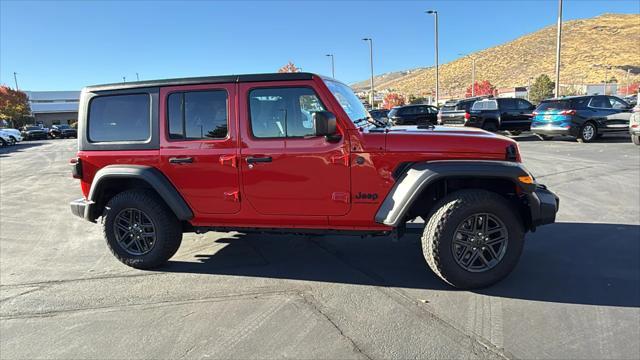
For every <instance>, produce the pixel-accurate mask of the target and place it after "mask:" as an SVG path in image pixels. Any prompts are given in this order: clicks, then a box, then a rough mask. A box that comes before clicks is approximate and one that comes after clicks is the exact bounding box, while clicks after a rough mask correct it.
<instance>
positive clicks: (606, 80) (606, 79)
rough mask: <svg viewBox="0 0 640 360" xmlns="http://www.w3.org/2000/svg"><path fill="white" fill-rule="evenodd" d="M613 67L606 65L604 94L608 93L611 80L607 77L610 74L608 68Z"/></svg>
mask: <svg viewBox="0 0 640 360" xmlns="http://www.w3.org/2000/svg"><path fill="white" fill-rule="evenodd" d="M609 69H611V66H607V65H605V66H604V84H603V85H604V93H603V95H607V83H608V82H609V79H608V78H607V75H609V72H608V70H609Z"/></svg>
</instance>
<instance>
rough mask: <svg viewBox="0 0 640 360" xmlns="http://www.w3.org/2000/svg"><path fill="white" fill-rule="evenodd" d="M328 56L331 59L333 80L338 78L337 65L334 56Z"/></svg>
mask: <svg viewBox="0 0 640 360" xmlns="http://www.w3.org/2000/svg"><path fill="white" fill-rule="evenodd" d="M326 56H328V57H330V58H331V77H332V78H334V79H335V78H336V66H335V63H334V62H333V54H327V55H326Z"/></svg>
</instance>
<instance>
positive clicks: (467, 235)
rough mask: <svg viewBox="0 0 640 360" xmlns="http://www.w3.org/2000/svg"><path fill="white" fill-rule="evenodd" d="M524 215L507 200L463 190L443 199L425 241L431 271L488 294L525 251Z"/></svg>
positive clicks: (447, 280)
mask: <svg viewBox="0 0 640 360" xmlns="http://www.w3.org/2000/svg"><path fill="white" fill-rule="evenodd" d="M518 213H519V212H518V211H517V210H516V209H514V208H513V206H511V205H510V204H509V203H508V202H507V200H506V199H504V198H503V197H502V196H500V195H498V194H496V193H493V192H489V191H486V190H461V191H457V192H454V193H452V194H450V195H448V196H447V197H445V198H444V199H442V200H441V201H440V202H439V203H438V204H437V205H436V207H435V211H434V212H433V213H432V215H431V217H430V218H429V220H428V222H427V226H426V227H425V229H424V233H423V235H422V251H423V255H424V257H425V259H426V261H427V264H428V265H429V267H430V268H431V269H432V270H433V272H435V273H436V275H438V276H439V277H440V278H441V279H442V280H444V281H446V282H447V283H449V284H451V285H453V286H455V287H457V288H461V289H475V288H483V287H486V286H489V285H492V284H494V283H496V282H498V281H499V280H501V279H502V278H504V277H505V276H507V275H508V274H509V273H510V272H511V271H512V270H513V268H514V267H515V266H516V264H517V262H518V259H519V258H520V254H521V253H522V247H523V245H524V228H523V225H522V222H521V220H520V219H519V218H518V217H517V216H516V215H514V214H518Z"/></svg>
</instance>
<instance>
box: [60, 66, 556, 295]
mask: <svg viewBox="0 0 640 360" xmlns="http://www.w3.org/2000/svg"><path fill="white" fill-rule="evenodd" d="M78 142H79V151H78V155H77V158H75V159H72V161H71V163H72V165H73V176H74V177H76V178H78V179H80V180H81V187H82V193H83V195H84V197H83V198H82V199H79V200H76V201H74V202H72V203H71V210H72V212H73V213H74V214H75V215H77V216H80V217H82V218H84V219H86V220H89V221H92V222H95V221H96V219H97V218H99V217H102V222H103V226H104V236H105V238H106V241H107V244H108V245H109V248H110V249H111V251H112V252H113V253H114V255H115V256H116V257H117V258H118V259H119V260H120V261H122V262H123V263H125V264H127V265H129V266H133V267H136V268H141V269H147V268H153V267H157V266H160V265H162V264H164V263H165V262H166V261H167V260H168V259H169V258H171V256H173V254H174V253H175V252H176V251H177V249H178V247H179V246H180V242H181V240H182V233H183V232H190V231H195V232H199V233H200V232H206V231H230V230H238V231H242V232H251V231H257V232H291V233H313V234H317V233H320V234H334V233H339V234H357V235H392V236H400V235H402V234H403V233H404V231H405V224H406V223H407V221H410V220H412V219H414V218H416V217H422V218H423V219H424V221H425V222H426V227H425V229H424V235H423V236H422V248H423V252H424V257H425V259H426V261H427V263H428V264H429V266H430V267H431V269H433V271H434V272H435V273H436V274H437V275H438V276H440V277H441V278H442V279H443V280H445V281H446V282H448V283H449V284H451V285H453V286H456V287H460V288H477V287H483V286H487V285H489V284H492V283H494V282H496V281H498V280H500V279H501V278H503V277H504V276H506V275H507V274H508V273H509V272H510V271H511V270H512V269H513V268H514V266H515V265H516V263H517V261H518V258H519V256H520V253H521V251H522V247H523V240H524V234H525V233H526V232H527V231H529V230H535V228H536V227H537V226H539V225H543V224H548V223H552V222H554V221H555V215H556V212H557V210H558V198H557V197H556V196H555V195H554V194H553V193H551V192H550V191H548V190H546V188H545V187H544V186H543V185H540V184H537V183H536V182H535V180H534V178H533V177H532V176H531V174H530V173H529V172H528V171H527V170H526V169H525V168H524V167H523V166H522V164H521V159H520V154H519V151H518V146H517V144H516V143H515V142H514V141H512V140H510V139H508V138H505V137H502V136H499V135H495V134H491V133H488V132H486V131H483V130H479V129H473V128H445V127H433V126H430V125H429V126H424V127H416V126H413V127H410V126H408V127H396V128H394V127H387V126H386V125H385V124H382V123H378V122H377V121H376V120H373V119H372V118H371V117H369V114H368V113H367V111H366V110H365V108H364V107H363V105H362V103H361V102H360V100H359V99H358V98H357V97H356V96H355V95H354V94H353V92H352V91H351V89H350V88H349V87H348V86H347V85H345V84H342V83H340V82H338V81H336V80H334V79H330V78H325V77H322V76H318V75H315V74H309V73H285V74H259V75H234V76H216V77H202V78H185V79H174V80H158V81H141V82H133V83H126V84H112V85H100V86H91V87H87V88H85V89H84V90H83V91H82V96H81V101H80V116H79V130H78Z"/></svg>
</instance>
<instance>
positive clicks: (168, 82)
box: [83, 72, 333, 91]
mask: <svg viewBox="0 0 640 360" xmlns="http://www.w3.org/2000/svg"><path fill="white" fill-rule="evenodd" d="M314 76H319V75H317V74H313V73H306V72H297V73H265V74H241V75H220V76H201V77H187V78H176V79H161V80H144V81H132V82H123V83H113V84H102V85H91V86H87V87H85V88H84V89H83V91H103V90H124V89H136V88H146V87H158V86H173V85H194V84H220V83H241V82H261V81H291V80H311V79H313V77H314ZM319 77H321V76H319ZM332 80H333V79H332Z"/></svg>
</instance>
